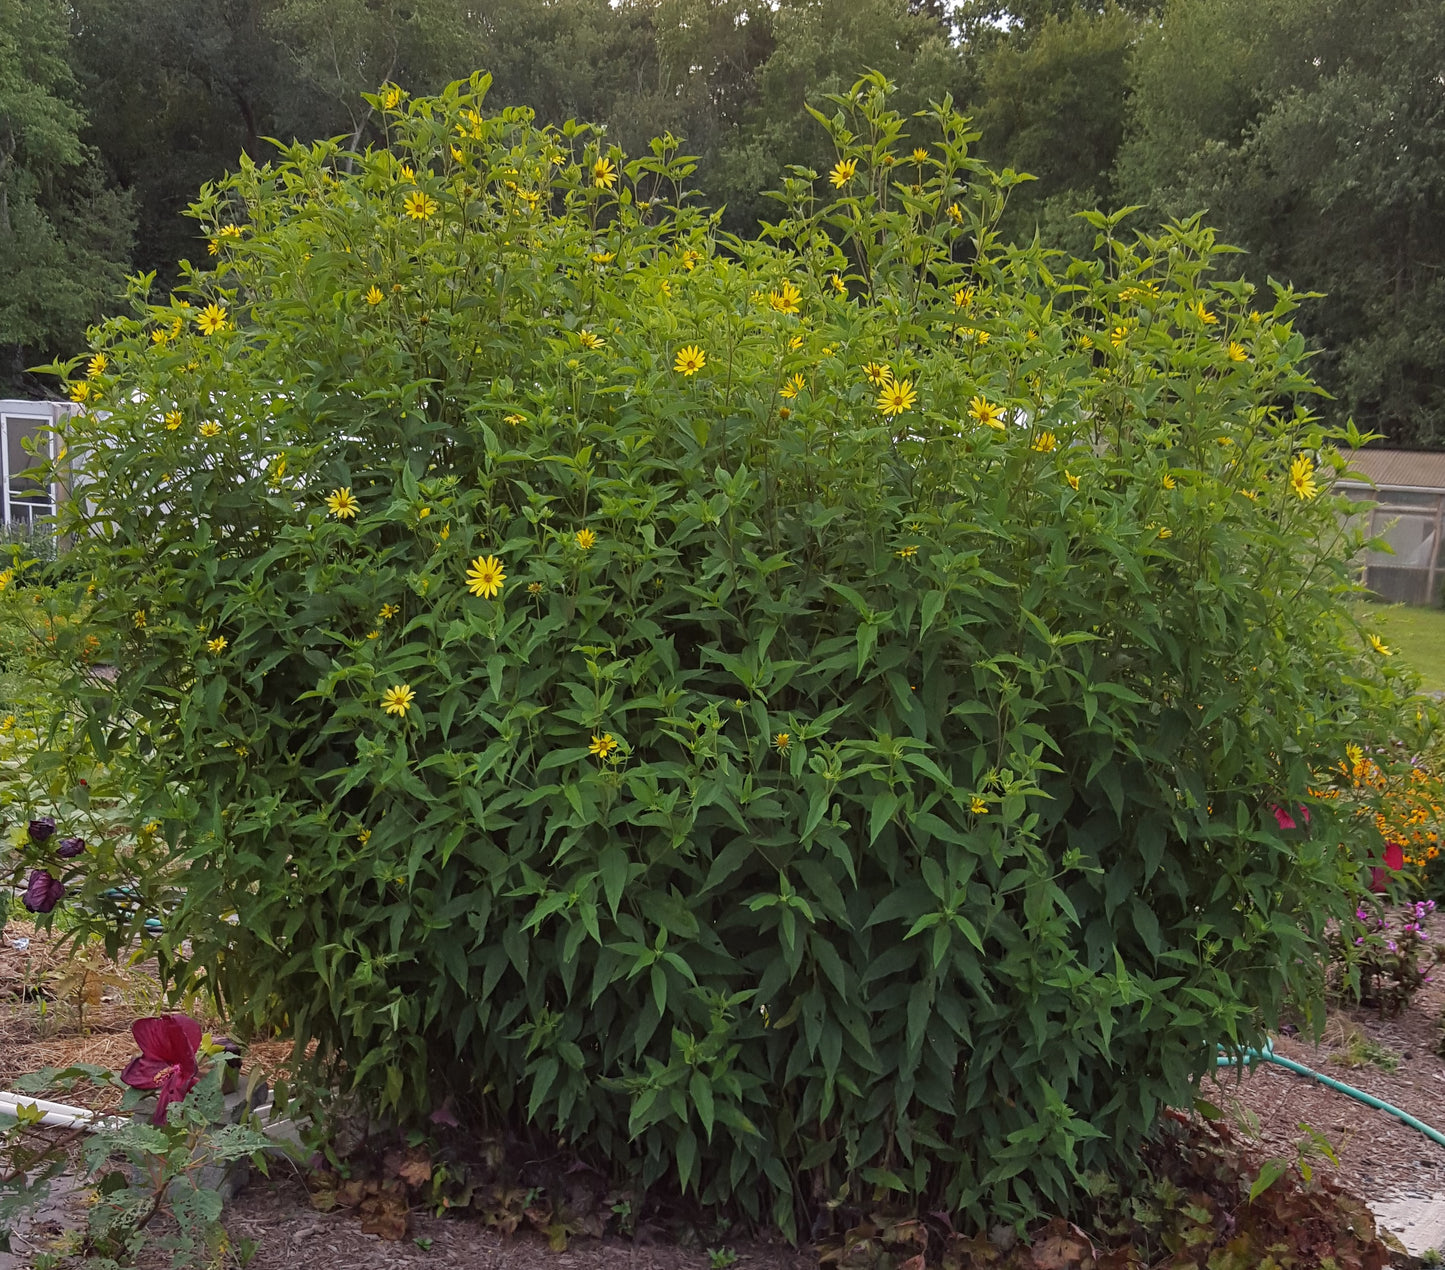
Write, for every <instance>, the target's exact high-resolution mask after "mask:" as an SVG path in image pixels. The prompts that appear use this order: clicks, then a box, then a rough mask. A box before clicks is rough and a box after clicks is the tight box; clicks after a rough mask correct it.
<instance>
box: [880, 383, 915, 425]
mask: <svg viewBox="0 0 1445 1270" xmlns="http://www.w3.org/2000/svg"><path fill="white" fill-rule="evenodd" d="M917 400H918V393H917V392H915V391H914V388H913V381H912V380H909V379H895V380H891V381H890V382H888V383H886V384H884V385H883V387H882V389H881V391H880V392H879V393H878V409H879V410H881V411H882V412H883V413H884V414H885V415H888V416H890V417H891V416H893V415H901V414H902V413H903V412H904V411H905V410H911V409H912V408H913V404H914V402H916V401H917Z"/></svg>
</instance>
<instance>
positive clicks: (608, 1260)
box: [226, 1165, 818, 1270]
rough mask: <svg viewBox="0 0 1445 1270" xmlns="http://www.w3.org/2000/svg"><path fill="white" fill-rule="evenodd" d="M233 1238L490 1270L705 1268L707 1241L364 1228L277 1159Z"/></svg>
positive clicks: (343, 1262) (367, 1265)
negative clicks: (563, 1246) (563, 1243)
mask: <svg viewBox="0 0 1445 1270" xmlns="http://www.w3.org/2000/svg"><path fill="white" fill-rule="evenodd" d="M226 1229H227V1230H228V1231H229V1233H230V1234H231V1236H232V1238H233V1239H241V1238H251V1239H255V1240H257V1241H258V1242H259V1247H258V1248H257V1250H256V1255H255V1258H254V1259H253V1260H252V1261H251V1262H250V1263H249V1265H248V1267H247V1270H294V1268H295V1267H297V1266H301V1265H304V1266H306V1267H307V1270H383V1268H384V1270H393V1267H403V1268H404V1267H409V1266H415V1267H418V1268H420V1267H427V1270H443V1268H447V1267H458V1268H461V1267H466V1270H487V1268H490V1267H501V1266H503V1265H505V1266H506V1267H507V1270H529V1268H535V1270H708V1267H709V1260H708V1256H707V1251H706V1250H705V1249H703V1248H683V1247H679V1246H678V1245H677V1244H676V1243H674V1242H671V1241H669V1240H666V1239H665V1238H664V1237H663V1236H662V1235H661V1233H659V1234H658V1235H657V1236H654V1237H651V1238H650V1237H649V1234H648V1232H646V1231H643V1232H640V1233H639V1236H638V1238H636V1239H635V1240H627V1239H615V1238H611V1237H608V1238H605V1239H579V1240H576V1241H574V1242H573V1243H572V1245H571V1246H570V1247H569V1248H568V1249H567V1250H566V1251H565V1252H553V1251H552V1250H551V1249H550V1248H548V1246H547V1243H546V1241H545V1240H544V1239H543V1238H542V1237H541V1236H540V1235H536V1234H534V1233H530V1232H519V1233H517V1234H515V1235H512V1236H510V1237H506V1236H503V1235H500V1234H498V1233H497V1232H496V1231H495V1230H492V1229H490V1228H489V1227H487V1226H484V1225H482V1223H481V1222H480V1221H478V1220H475V1219H469V1218H458V1217H444V1218H443V1217H433V1216H431V1215H430V1214H427V1213H420V1212H413V1213H412V1218H411V1229H410V1230H409V1232H408V1237H407V1238H406V1239H405V1240H403V1241H401V1242H394V1241H388V1240H383V1239H381V1238H379V1237H378V1236H376V1235H367V1234H363V1233H362V1230H361V1224H360V1222H359V1221H358V1220H357V1217H356V1214H355V1213H354V1212H350V1211H345V1210H343V1211H338V1212H331V1213H318V1212H316V1211H314V1210H313V1209H312V1208H311V1206H310V1204H309V1202H308V1200H307V1194H306V1188H305V1186H304V1185H302V1183H301V1181H300V1179H299V1178H298V1177H296V1175H295V1174H294V1172H290V1171H288V1170H286V1169H285V1168H284V1166H281V1165H278V1166H277V1167H276V1168H275V1169H273V1177H272V1179H271V1180H270V1181H267V1180H265V1179H258V1180H255V1181H253V1182H252V1184H251V1185H250V1186H248V1187H247V1188H246V1190H245V1191H243V1192H242V1193H241V1195H240V1196H239V1197H238V1198H237V1199H236V1201H235V1203H234V1204H233V1206H232V1207H231V1209H230V1210H229V1212H228V1213H227V1215H226ZM731 1247H732V1250H733V1251H734V1252H735V1253H736V1254H737V1258H738V1259H737V1262H736V1263H735V1264H736V1266H737V1267H738V1270H816V1267H817V1265H818V1259H817V1257H816V1255H812V1256H810V1255H809V1254H807V1253H803V1252H797V1251H795V1250H793V1249H791V1248H788V1247H787V1246H786V1245H783V1244H765V1243H747V1244H744V1243H739V1244H735V1245H731Z"/></svg>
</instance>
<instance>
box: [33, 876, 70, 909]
mask: <svg viewBox="0 0 1445 1270" xmlns="http://www.w3.org/2000/svg"><path fill="white" fill-rule="evenodd" d="M64 894H65V883H63V882H62V881H61V880H60V879H59V878H57V877H52V876H51V875H50V874H49V873H47V872H46V871H45V870H44V869H33V870H31V873H30V879H29V881H28V882H27V883H26V884H25V897H24V901H23V902H24V904H25V907H26V908H28V909H29V910H30V911H31V912H32V913H48V912H50V910H51V909H53V908H54V907H55V906H56V905H57V904H59V903H60V900H61V897H62V896H63V895H64Z"/></svg>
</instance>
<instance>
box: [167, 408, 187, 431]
mask: <svg viewBox="0 0 1445 1270" xmlns="http://www.w3.org/2000/svg"><path fill="white" fill-rule="evenodd" d="M182 422H183V419H182V416H181V412H180V411H179V410H167V411H166V431H167V432H174V431H175V430H176V429H177V428H179V427H180V426H181V424H182Z"/></svg>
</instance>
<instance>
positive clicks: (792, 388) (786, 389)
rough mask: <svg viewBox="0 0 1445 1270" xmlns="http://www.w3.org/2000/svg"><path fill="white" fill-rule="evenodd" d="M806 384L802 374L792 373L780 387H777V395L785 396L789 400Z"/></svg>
mask: <svg viewBox="0 0 1445 1270" xmlns="http://www.w3.org/2000/svg"><path fill="white" fill-rule="evenodd" d="M807 386H808V381H807V380H806V379H804V378H803V377H802V375H794V376H792V377H791V378H790V379H788V380H787V381H786V382H785V383H784V384H783V386H782V387H781V388H779V389H778V396H779V397H786V398H787V399H788V400H789V401H792V400H793V398H794V397H796V396H797V395H798V394H799V393H800V392H802V391H803V389H804V388H806V387H807Z"/></svg>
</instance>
